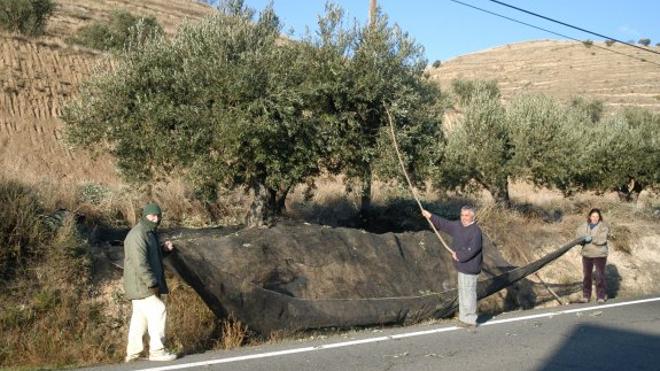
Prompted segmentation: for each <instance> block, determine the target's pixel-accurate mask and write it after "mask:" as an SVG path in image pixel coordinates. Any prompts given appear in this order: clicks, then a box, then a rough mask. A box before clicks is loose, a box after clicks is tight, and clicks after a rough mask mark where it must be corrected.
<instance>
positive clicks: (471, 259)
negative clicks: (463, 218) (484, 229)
mask: <svg viewBox="0 0 660 371" xmlns="http://www.w3.org/2000/svg"><path fill="white" fill-rule="evenodd" d="M431 222H432V223H433V225H434V226H435V227H436V228H437V229H438V230H440V231H443V232H445V233H447V234H449V235H450V236H451V237H452V239H453V243H452V250H454V251H455V252H456V257H457V258H458V261H456V260H454V266H455V267H456V270H457V271H459V272H461V273H467V274H479V273H480V272H481V263H482V262H483V253H482V248H481V228H479V226H478V225H477V224H476V223H472V224H470V225H468V226H467V227H464V226H463V224H462V223H461V222H460V221H459V220H457V221H449V220H447V219H444V218H441V217H439V216H436V215H432V216H431Z"/></svg>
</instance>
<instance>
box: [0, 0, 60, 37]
mask: <svg viewBox="0 0 660 371" xmlns="http://www.w3.org/2000/svg"><path fill="white" fill-rule="evenodd" d="M56 7H57V5H56V4H55V2H54V1H53V0H0V28H2V29H4V30H6V31H10V32H18V33H21V34H23V35H28V36H38V35H41V34H43V33H44V30H45V29H46V24H47V23H48V19H49V18H50V17H51V16H52V15H53V12H54V11H55V8H56Z"/></svg>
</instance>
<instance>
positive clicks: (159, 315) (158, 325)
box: [126, 295, 167, 357]
mask: <svg viewBox="0 0 660 371" xmlns="http://www.w3.org/2000/svg"><path fill="white" fill-rule="evenodd" d="M131 302H132V304H133V314H132V315H131V323H130V325H129V327H128V345H126V355H127V356H129V357H130V356H133V355H137V354H139V353H141V352H142V350H143V349H144V347H143V345H142V337H143V336H144V334H145V332H149V352H150V353H151V354H154V353H157V352H162V351H163V349H164V348H165V347H164V345H163V341H164V340H165V320H166V319H167V312H166V311H165V303H163V301H162V300H160V298H158V297H157V296H156V295H151V296H149V297H147V298H144V299H140V300H131Z"/></svg>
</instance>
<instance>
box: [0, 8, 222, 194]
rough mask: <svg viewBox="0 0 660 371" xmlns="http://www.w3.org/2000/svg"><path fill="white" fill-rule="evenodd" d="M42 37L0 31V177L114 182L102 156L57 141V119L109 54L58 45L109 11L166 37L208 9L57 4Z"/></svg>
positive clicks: (105, 61)
mask: <svg viewBox="0 0 660 371" xmlns="http://www.w3.org/2000/svg"><path fill="white" fill-rule="evenodd" d="M57 3H58V9H57V11H56V13H55V15H54V16H53V18H52V19H51V21H50V23H49V25H48V28H47V30H46V35H45V36H43V37H40V38H37V39H27V38H24V37H22V36H18V35H11V34H7V33H0V175H9V176H11V177H18V178H30V179H32V180H39V179H42V178H46V179H55V180H71V181H73V182H80V181H94V182H102V183H114V182H116V181H117V180H116V175H115V172H114V167H113V166H112V163H111V162H110V161H109V160H108V159H107V158H100V159H96V160H93V159H92V158H90V156H89V155H87V154H86V153H81V152H77V151H71V150H69V149H68V148H65V147H64V145H63V143H62V142H61V141H60V137H61V129H62V122H61V120H60V119H59V118H58V117H59V116H60V114H61V109H62V107H63V105H64V104H65V102H66V100H67V99H69V98H70V97H71V96H72V95H74V94H76V92H77V88H78V86H79V85H80V83H81V82H82V81H84V80H85V79H87V78H89V77H90V76H91V75H92V73H93V69H94V68H95V66H101V65H105V66H106V67H105V68H107V65H108V63H109V62H110V61H109V57H108V56H106V55H104V54H102V53H99V52H96V51H92V50H87V49H83V48H79V47H74V46H70V45H68V44H66V43H65V42H64V40H65V39H66V38H67V37H69V36H71V35H73V34H74V33H75V31H76V30H77V29H78V28H80V27H82V26H84V25H86V24H89V23H91V22H93V21H96V20H99V19H104V18H108V17H109V15H110V13H111V11H112V10H115V9H122V8H123V9H126V10H128V11H130V12H132V13H133V14H140V15H154V16H156V17H157V18H158V21H159V22H160V23H161V24H162V25H163V27H164V28H165V30H166V32H168V33H174V32H175V31H176V28H177V27H178V25H180V24H181V23H182V22H183V21H184V20H185V19H190V20H192V21H194V20H195V19H199V18H200V17H202V16H204V15H205V14H209V13H211V12H212V11H213V10H212V9H211V8H210V7H208V6H205V5H202V4H200V3H198V2H195V1H191V0H146V1H133V0H119V1H110V0H86V1H74V0H59V1H57Z"/></svg>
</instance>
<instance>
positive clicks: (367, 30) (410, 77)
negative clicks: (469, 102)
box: [327, 13, 442, 215]
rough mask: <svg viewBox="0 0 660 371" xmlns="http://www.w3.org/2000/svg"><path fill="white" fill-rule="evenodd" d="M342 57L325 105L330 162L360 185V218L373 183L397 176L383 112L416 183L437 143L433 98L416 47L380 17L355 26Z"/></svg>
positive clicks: (434, 90)
mask: <svg viewBox="0 0 660 371" xmlns="http://www.w3.org/2000/svg"><path fill="white" fill-rule="evenodd" d="M344 34H346V33H345V32H344ZM342 54H343V56H344V57H342V58H341V59H340V60H338V61H337V63H338V64H337V69H336V70H334V71H333V74H332V76H333V78H332V80H333V83H332V84H331V86H332V87H331V89H329V90H328V93H329V96H328V98H327V101H328V102H329V109H330V111H331V112H333V113H334V116H335V121H334V127H335V128H336V130H335V132H336V133H337V135H336V137H335V140H336V141H335V142H334V145H333V148H334V149H335V151H334V152H333V154H332V156H331V159H332V161H330V162H331V163H333V164H335V165H336V168H337V169H339V170H341V171H342V172H343V173H344V174H345V175H346V176H347V177H348V178H350V179H358V180H360V182H361V184H362V186H361V189H360V196H361V213H362V214H363V215H364V214H365V213H366V212H367V210H368V209H369V207H370V203H371V188H372V182H373V179H374V176H378V175H379V174H380V175H382V176H387V177H389V176H392V175H394V174H397V175H399V174H400V172H399V171H398V169H397V167H396V166H397V165H396V163H395V162H394V161H393V159H394V157H393V154H394V151H393V150H392V147H391V142H390V139H389V132H388V130H389V121H388V116H387V112H386V108H387V109H388V110H390V112H391V114H392V115H393V124H394V125H395V126H396V129H395V131H396V132H397V133H398V135H400V137H399V140H400V145H401V147H402V148H401V149H402V151H403V152H404V153H405V154H406V164H407V165H406V166H407V167H408V169H409V170H411V171H412V172H413V174H415V179H422V178H423V177H424V176H423V175H421V174H422V172H425V171H428V168H429V167H428V166H427V165H428V164H429V162H430V160H429V158H430V156H432V155H433V153H434V151H435V148H437V143H438V142H442V132H441V125H440V117H441V115H440V114H439V110H438V107H439V105H438V104H437V102H438V97H439V91H438V89H437V88H436V87H435V86H434V85H433V84H432V83H431V82H430V81H429V80H428V79H427V78H426V77H424V70H425V67H426V64H427V62H426V60H425V59H424V57H423V49H422V47H421V46H420V45H419V44H417V43H416V42H415V41H414V40H413V39H412V38H411V37H410V36H409V35H408V34H407V33H406V32H404V31H403V30H401V29H400V28H399V27H398V26H397V25H390V24H389V21H388V18H387V17H386V16H385V15H383V14H381V13H377V14H376V15H375V16H374V18H373V22H371V23H369V24H367V25H363V26H355V28H354V32H353V33H352V35H351V40H350V43H349V44H348V45H347V48H344V49H343V53H342ZM413 159H414V160H413ZM395 171H396V173H395Z"/></svg>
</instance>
